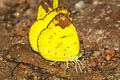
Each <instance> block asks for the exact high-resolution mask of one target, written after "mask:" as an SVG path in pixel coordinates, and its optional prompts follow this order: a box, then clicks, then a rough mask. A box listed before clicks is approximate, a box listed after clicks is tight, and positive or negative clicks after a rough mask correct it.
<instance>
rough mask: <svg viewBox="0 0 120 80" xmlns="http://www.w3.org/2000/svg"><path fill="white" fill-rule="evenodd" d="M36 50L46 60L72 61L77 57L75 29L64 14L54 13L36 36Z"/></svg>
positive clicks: (77, 43) (77, 42) (77, 47)
mask: <svg viewBox="0 0 120 80" xmlns="http://www.w3.org/2000/svg"><path fill="white" fill-rule="evenodd" d="M37 44H38V50H39V52H40V54H41V55H42V56H43V57H44V58H45V59H47V60H52V61H73V60H75V59H77V58H78V56H77V55H78V53H79V40H78V36H77V32H76V29H75V27H74V25H73V24H72V22H71V20H70V19H69V18H68V17H67V16H66V15H65V14H58V15H56V16H55V17H54V18H53V19H52V20H51V22H50V23H49V24H48V25H47V28H46V29H44V30H43V31H42V32H41V33H40V34H39V37H38V41H37Z"/></svg>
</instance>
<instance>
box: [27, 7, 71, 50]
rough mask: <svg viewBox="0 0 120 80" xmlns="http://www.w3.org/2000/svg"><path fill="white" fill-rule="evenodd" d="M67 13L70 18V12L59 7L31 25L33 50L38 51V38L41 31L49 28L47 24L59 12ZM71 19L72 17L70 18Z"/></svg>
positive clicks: (30, 34)
mask: <svg viewBox="0 0 120 80" xmlns="http://www.w3.org/2000/svg"><path fill="white" fill-rule="evenodd" d="M60 13H62V14H65V15H66V16H67V17H68V18H70V13H69V12H68V11H67V10H66V9H65V8H64V7H59V8H57V9H54V10H52V11H51V12H49V13H48V14H47V15H45V17H44V19H42V20H37V21H36V22H35V23H34V24H33V25H32V27H31V29H30V32H29V41H30V44H31V46H32V48H33V50H35V51H37V52H38V47H37V39H38V36H39V34H40V33H41V31H43V30H44V29H46V28H47V25H48V24H49V23H50V22H51V21H52V19H53V18H54V17H55V16H56V15H58V14H60ZM70 19H71V18H70Z"/></svg>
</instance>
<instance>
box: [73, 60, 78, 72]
mask: <svg viewBox="0 0 120 80" xmlns="http://www.w3.org/2000/svg"><path fill="white" fill-rule="evenodd" d="M73 62H74V64H75V70H76V72H77V73H78V69H77V63H76V61H73Z"/></svg>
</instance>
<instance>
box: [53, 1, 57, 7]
mask: <svg viewBox="0 0 120 80" xmlns="http://www.w3.org/2000/svg"><path fill="white" fill-rule="evenodd" d="M57 7H58V0H53V9H56V8H57Z"/></svg>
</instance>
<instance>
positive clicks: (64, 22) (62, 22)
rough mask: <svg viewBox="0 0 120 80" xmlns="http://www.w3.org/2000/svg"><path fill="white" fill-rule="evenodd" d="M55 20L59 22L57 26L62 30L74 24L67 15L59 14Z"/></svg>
mask: <svg viewBox="0 0 120 80" xmlns="http://www.w3.org/2000/svg"><path fill="white" fill-rule="evenodd" d="M55 20H57V21H58V23H57V24H55V25H56V26H60V27H61V28H63V29H64V28H65V27H68V26H69V25H70V24H72V22H71V21H70V19H69V18H68V17H67V16H66V15H65V14H59V15H57V16H56V17H55Z"/></svg>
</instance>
